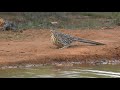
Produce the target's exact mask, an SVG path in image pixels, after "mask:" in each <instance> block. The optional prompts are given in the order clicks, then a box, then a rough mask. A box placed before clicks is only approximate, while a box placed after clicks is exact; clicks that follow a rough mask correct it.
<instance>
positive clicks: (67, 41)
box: [50, 22, 105, 49]
mask: <svg viewBox="0 0 120 90" xmlns="http://www.w3.org/2000/svg"><path fill="white" fill-rule="evenodd" d="M51 23H52V22H51ZM57 24H58V23H56V22H55V23H52V25H54V26H55V25H57ZM50 31H51V41H52V43H53V44H54V45H56V46H57V47H58V48H59V49H64V48H68V47H70V46H71V44H72V43H73V42H76V41H77V42H82V43H89V44H94V45H105V44H103V43H100V42H96V41H92V40H88V39H83V38H81V37H76V36H72V35H70V34H65V33H62V32H58V31H57V30H56V29H55V28H51V29H50Z"/></svg>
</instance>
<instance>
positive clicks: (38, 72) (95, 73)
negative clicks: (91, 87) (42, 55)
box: [0, 65, 120, 78]
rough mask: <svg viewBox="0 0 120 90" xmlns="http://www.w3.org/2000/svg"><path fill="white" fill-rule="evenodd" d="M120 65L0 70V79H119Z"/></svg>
mask: <svg viewBox="0 0 120 90" xmlns="http://www.w3.org/2000/svg"><path fill="white" fill-rule="evenodd" d="M119 77H120V65H100V66H74V67H55V66H37V67H26V68H7V69H0V78H119Z"/></svg>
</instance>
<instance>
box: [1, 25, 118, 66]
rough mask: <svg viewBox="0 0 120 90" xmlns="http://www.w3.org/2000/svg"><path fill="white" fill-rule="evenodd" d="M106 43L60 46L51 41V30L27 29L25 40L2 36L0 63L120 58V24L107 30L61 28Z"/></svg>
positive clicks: (88, 60)
mask: <svg viewBox="0 0 120 90" xmlns="http://www.w3.org/2000/svg"><path fill="white" fill-rule="evenodd" d="M60 31H61V32H63V33H67V34H71V35H74V36H78V37H81V38H86V39H89V40H94V41H97V42H102V43H104V44H106V45H98V46H95V45H94V46H93V45H90V44H83V43H73V45H72V46H71V47H69V48H66V49H57V48H56V46H54V45H53V44H52V43H51V41H50V31H49V30H25V31H23V33H22V34H24V35H28V36H29V38H26V39H25V40H22V41H21V40H2V39H0V45H1V46H0V66H4V65H22V64H46V63H48V64H53V63H60V62H83V63H87V62H92V61H98V62H99V60H112V59H116V60H120V28H119V27H118V28H114V29H106V30H93V29H92V30H60Z"/></svg>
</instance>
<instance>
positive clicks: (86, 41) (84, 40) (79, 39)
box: [74, 37, 105, 45]
mask: <svg viewBox="0 0 120 90" xmlns="http://www.w3.org/2000/svg"><path fill="white" fill-rule="evenodd" d="M74 40H75V41H79V42H83V43H90V44H95V45H105V44H103V43H99V42H96V41H92V40H87V39H83V38H77V37H76V38H75V39H74Z"/></svg>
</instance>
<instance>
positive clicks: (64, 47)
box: [59, 45, 70, 49]
mask: <svg viewBox="0 0 120 90" xmlns="http://www.w3.org/2000/svg"><path fill="white" fill-rule="evenodd" d="M69 46H70V45H66V46H63V47H62V48H59V49H65V48H68V47H69Z"/></svg>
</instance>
